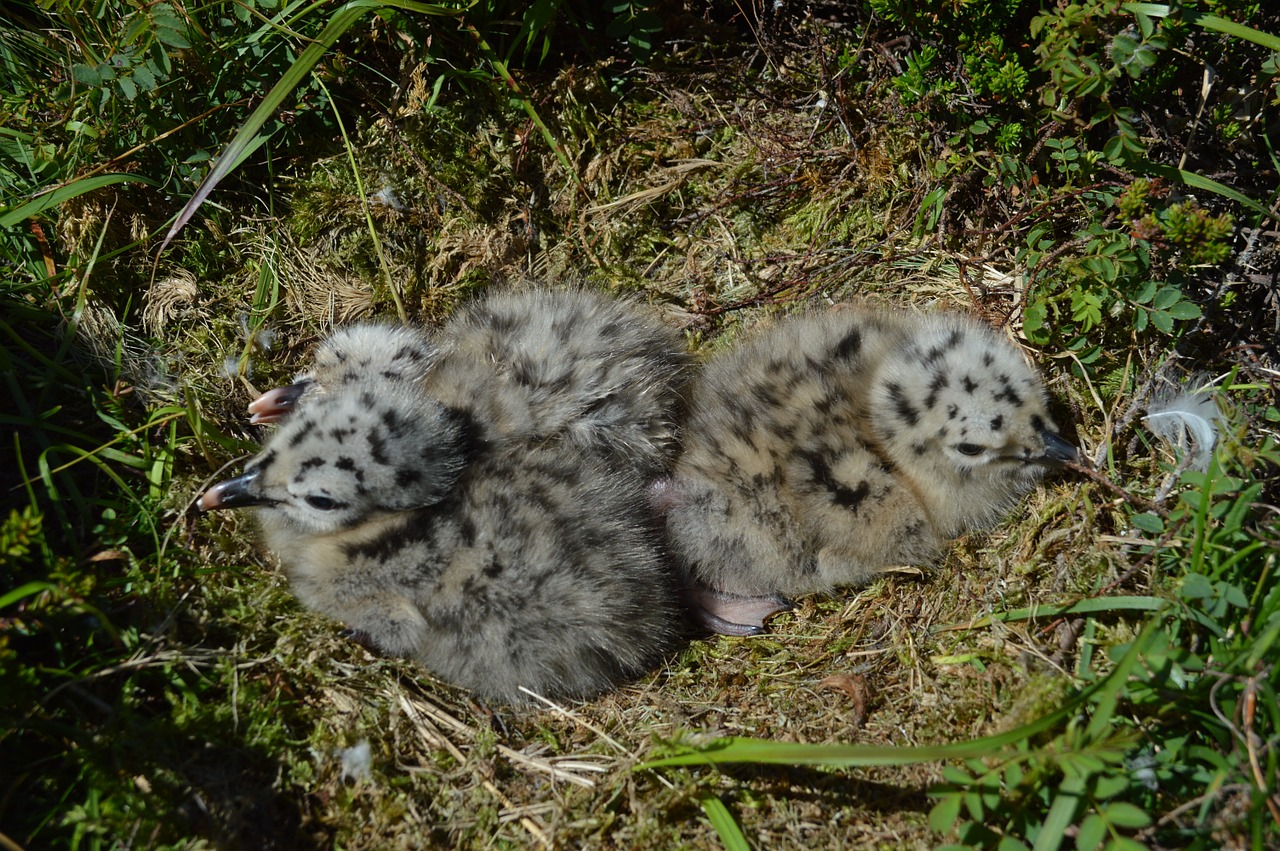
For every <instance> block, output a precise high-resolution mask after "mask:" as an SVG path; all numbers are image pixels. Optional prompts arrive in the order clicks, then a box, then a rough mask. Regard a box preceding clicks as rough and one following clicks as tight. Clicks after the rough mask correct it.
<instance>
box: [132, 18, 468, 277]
mask: <svg viewBox="0 0 1280 851" xmlns="http://www.w3.org/2000/svg"><path fill="white" fill-rule="evenodd" d="M387 8H396V9H404V10H405V11H410V12H419V13H421V14H424V15H447V16H454V15H458V14H460V13H461V12H460V10H458V9H453V8H450V7H448V6H440V5H437V4H434V3H416V2H413V0H351V2H350V3H346V4H344V5H343V6H342V7H341V8H339V9H338V11H336V12H334V13H333V16H332V17H331V18H330V19H329V23H328V24H326V25H325V28H324V29H323V30H322V31H321V32H320V35H319V36H318V37H317V38H316V40H315V41H314V42H312V43H311V44H310V45H308V46H307V49H306V50H304V51H302V54H301V55H299V56H298V59H297V61H295V62H294V63H293V64H292V65H290V66H289V70H288V71H286V72H285V73H284V76H283V77H281V78H280V80H279V82H277V83H276V84H275V85H274V86H272V87H271V91H269V92H267V96H266V97H265V98H263V99H262V103H260V104H258V108H257V109H255V110H254V111H253V112H252V113H251V114H250V115H249V117H248V118H247V119H245V122H244V124H242V125H241V126H240V129H239V130H238V131H236V135H235V136H234V137H233V138H232V140H231V142H230V143H229V144H228V145H227V147H226V148H225V149H224V150H223V152H222V156H220V157H219V158H218V163H217V165H215V166H214V167H213V170H212V171H210V172H209V176H208V177H206V178H205V179H204V182H202V183H201V184H200V187H199V188H198V189H197V190H196V192H195V194H194V195H192V196H191V198H190V200H188V201H187V203H186V204H184V205H183V207H182V210H181V212H179V213H178V217H177V218H176V219H175V220H174V222H173V225H172V226H170V228H169V232H168V233H166V234H165V236H164V241H163V242H161V243H160V250H159V251H158V252H156V254H157V256H159V255H161V254H163V253H164V250H165V249H166V248H168V247H169V243H170V242H171V241H172V240H173V238H174V237H175V236H177V235H178V231H180V230H182V228H183V227H184V226H185V225H186V223H187V222H189V221H191V217H192V216H194V215H195V213H196V210H198V209H200V205H201V204H203V203H204V202H205V199H207V198H208V197H209V195H210V194H212V193H213V190H214V189H215V188H216V187H217V185H218V184H219V183H221V182H222V179H223V178H224V177H226V176H227V175H228V174H230V173H231V172H232V171H234V170H235V169H236V167H237V166H239V165H240V163H242V162H243V161H244V159H245V157H247V156H249V154H250V153H252V152H253V148H254V147H257V146H258V145H261V144H262V142H263V141H265V139H264V138H263V137H261V136H259V133H258V131H259V130H261V129H262V126H263V125H264V124H266V123H267V119H268V118H270V117H271V116H272V115H273V114H274V113H275V111H276V110H277V109H279V108H280V106H281V104H283V103H284V102H285V100H287V99H288V98H289V96H290V95H291V94H292V93H293V91H294V90H295V89H296V88H298V86H299V85H300V84H301V83H302V81H303V79H304V78H305V77H306V76H307V75H308V74H310V73H311V69H312V68H314V67H315V66H316V63H317V62H319V61H320V59H321V58H322V57H323V56H324V55H325V53H327V52H328V51H329V49H330V48H332V47H333V45H334V43H335V42H337V40H338V39H339V38H340V37H341V36H342V34H343V33H345V32H346V31H347V30H349V29H351V27H352V26H353V25H354V24H355V23H356V21H358V20H360V19H361V18H362V17H364V16H365V15H366V14H367V13H369V12H376V11H379V10H382V9H387Z"/></svg>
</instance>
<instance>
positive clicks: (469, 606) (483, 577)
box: [200, 371, 681, 702]
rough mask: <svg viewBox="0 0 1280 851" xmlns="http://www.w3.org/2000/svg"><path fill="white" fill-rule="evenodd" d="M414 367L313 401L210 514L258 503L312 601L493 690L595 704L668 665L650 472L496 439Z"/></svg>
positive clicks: (672, 623) (670, 616) (463, 682)
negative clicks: (643, 474)
mask: <svg viewBox="0 0 1280 851" xmlns="http://www.w3.org/2000/svg"><path fill="white" fill-rule="evenodd" d="M410 376H411V372H410V371H406V373H405V374H404V375H401V376H397V377H394V378H392V379H389V380H384V381H380V382H375V386H373V387H370V386H369V385H368V383H367V382H365V381H363V380H360V381H354V382H352V383H350V384H345V385H344V384H339V385H338V386H332V385H327V386H326V388H325V391H324V392H322V393H316V394H310V393H308V394H306V398H305V401H304V403H303V404H301V405H298V406H297V408H296V409H295V410H294V411H293V412H292V413H291V414H290V415H289V416H287V417H284V418H283V421H282V423H281V425H280V427H279V429H278V430H277V431H276V433H275V434H274V435H272V437H271V438H270V439H269V440H268V441H267V444H266V445H265V446H264V448H263V450H262V452H261V454H259V455H258V456H257V457H256V458H255V459H254V460H253V461H251V462H250V463H249V465H248V467H247V468H246V470H245V472H244V474H243V475H241V476H239V477H238V478H235V479H232V480H230V481H227V482H223V483H222V484H219V485H217V486H215V487H213V488H212V489H210V490H209V491H208V492H206V493H205V494H204V495H203V496H202V497H201V499H200V507H201V508H202V509H203V510H206V511H208V510H214V509H219V508H237V507H242V506H255V507H256V509H255V510H256V511H257V514H258V520H259V522H260V525H261V527H262V531H263V534H264V537H265V541H266V543H267V545H268V546H269V547H270V548H271V549H272V550H274V551H275V552H276V553H278V554H279V555H280V558H281V560H282V562H283V564H284V569H285V572H286V574H287V575H288V577H289V579H290V583H291V586H292V589H293V591H294V593H295V594H296V595H297V596H298V598H299V599H300V600H301V601H302V602H303V603H304V604H305V605H307V606H308V607H310V608H312V609H315V610H317V611H320V612H323V613H325V614H327V615H330V616H332V617H334V618H336V619H338V620H340V621H342V622H344V623H345V624H347V625H348V626H349V627H351V628H352V629H354V630H357V631H358V632H359V633H361V634H363V636H364V637H365V638H367V640H368V641H369V642H371V643H372V644H373V645H375V646H377V647H378V648H380V649H382V650H383V651H385V652H387V653H390V654H394V655H398V656H403V657H407V658H410V659H414V660H417V661H418V662H420V663H422V664H423V665H425V666H426V667H427V668H428V669H430V670H431V671H433V672H435V673H436V674H438V675H439V676H440V677H442V678H443V679H445V680H447V681H449V682H452V683H455V684H457V685H460V686H464V687H466V688H469V689H472V690H473V691H475V692H476V693H477V694H478V695H480V696H482V697H485V698H488V699H493V700H499V701H508V702H520V701H522V700H526V699H527V698H526V697H525V695H524V693H523V692H522V691H521V687H524V688H528V689H530V690H532V691H534V692H536V693H538V694H542V695H545V696H548V697H579V696H587V695H591V694H594V693H597V692H600V691H603V690H605V689H607V688H609V687H611V686H613V685H615V684H616V683H617V682H618V681H619V680H620V679H623V678H627V677H631V676H634V675H637V674H639V673H642V672H643V671H645V670H646V669H647V668H649V667H650V666H651V665H653V664H654V663H655V662H657V661H658V660H659V659H660V658H661V656H662V655H663V653H664V652H665V651H667V650H668V649H669V648H670V647H671V645H672V643H673V640H674V639H675V637H676V631H677V627H678V625H679V623H680V618H681V608H680V605H679V603H678V602H677V597H676V591H675V588H674V578H673V577H672V576H671V575H670V570H669V568H668V567H667V566H666V565H665V564H664V563H663V561H662V559H661V557H660V554H659V549H658V545H657V541H656V532H655V530H654V529H653V526H652V523H651V522H650V521H649V520H648V516H649V508H648V506H647V504H646V502H645V500H646V497H645V488H644V484H643V482H642V481H641V480H640V479H638V478H637V476H636V474H634V473H633V472H631V471H629V470H626V469H623V470H621V471H618V470H613V469H609V467H608V466H607V465H606V464H605V463H604V462H602V461H601V460H598V459H596V458H594V457H592V456H590V455H586V456H584V455H583V454H582V453H581V452H579V451H577V450H576V448H575V447H573V446H571V445H569V444H567V443H565V444H561V443H555V442H552V443H547V444H518V443H509V444H499V445H493V444H491V443H489V442H488V441H487V440H486V439H485V438H484V437H483V429H481V428H480V427H479V425H478V424H477V423H476V422H475V420H474V419H473V415H474V412H473V411H471V410H467V409H459V408H451V407H448V406H446V405H443V404H441V403H440V402H438V401H437V400H435V399H432V398H430V397H428V396H426V395H425V394H423V393H422V392H421V388H420V386H419V385H420V384H421V381H420V380H418V379H414V378H411V377H410ZM322 380H324V379H322ZM482 389H483V388H477V390H482Z"/></svg>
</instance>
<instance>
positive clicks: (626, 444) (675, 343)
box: [250, 289, 689, 475]
mask: <svg viewBox="0 0 1280 851" xmlns="http://www.w3.org/2000/svg"><path fill="white" fill-rule="evenodd" d="M419 363H421V364H426V365H428V366H429V367H430V368H429V369H425V370H422V372H421V373H420V374H418V373H411V374H413V375H414V376H415V378H420V384H419V387H420V390H421V392H422V393H424V394H425V395H427V396H430V397H431V398H434V399H436V400H438V401H440V402H441V403H443V404H444V405H446V406H449V407H455V408H459V409H465V410H468V411H470V412H471V413H472V415H473V418H474V420H475V422H476V424H477V428H478V429H479V430H480V435H481V436H482V437H483V438H485V439H488V440H494V441H513V440H514V441H525V442H529V441H539V442H542V441H548V440H556V441H563V442H565V443H567V444H569V445H572V446H576V447H578V448H580V449H583V450H586V451H590V452H593V453H596V454H598V455H600V456H601V457H604V458H607V459H609V460H611V461H614V462H619V461H620V462H623V463H625V464H626V465H628V466H630V467H633V468H634V469H636V470H637V471H639V472H641V473H642V474H644V475H656V474H658V473H660V472H662V471H663V470H665V469H666V468H667V467H669V466H670V463H671V460H672V457H673V455H674V452H675V446H676V420H677V417H678V411H679V407H680V404H681V399H680V394H681V390H682V388H683V386H684V384H685V381H686V379H687V376H688V367H689V362H688V356H687V355H686V354H685V352H684V347H683V346H682V344H681V342H680V338H679V336H678V334H677V333H676V332H675V331H674V330H672V329H670V328H668V327H666V326H665V325H663V324H662V322H661V321H659V320H658V319H657V318H656V316H654V315H652V314H650V313H648V312H645V311H643V310H641V309H639V308H637V307H636V306H634V305H632V304H630V303H629V302H625V301H621V300H618V299H613V298H609V297H606V296H603V295H600V294H597V293H593V292H590V291H586V290H536V289H534V290H516V291H512V292H508V293H502V294H499V295H493V296H489V297H486V298H483V299H480V300H478V301H476V302H473V303H471V304H469V305H466V306H464V307H463V308H462V309H460V310H459V311H458V312H457V313H456V314H455V315H454V316H453V317H452V318H451V319H450V320H449V321H448V322H447V323H446V324H445V326H444V327H443V328H442V329H441V330H440V332H439V333H438V334H436V335H434V336H432V337H427V336H426V335H425V334H423V333H422V332H420V331H417V330H416V329H412V328H405V327H398V326H386V325H357V326H352V327H350V328H347V329H343V330H340V331H338V332H336V333H335V334H334V335H333V336H332V337H331V338H330V339H328V340H326V341H325V342H323V343H322V344H321V345H320V346H319V347H318V348H317V350H316V362H315V365H314V367H313V368H312V369H311V370H310V371H309V372H307V373H305V374H303V375H301V376H299V378H298V381H297V382H296V383H295V384H294V385H293V386H291V387H284V388H279V389H277V390H272V391H269V392H268V393H265V394H263V395H262V396H261V397H259V398H258V399H256V400H254V402H253V403H252V404H251V405H250V412H251V413H253V414H254V420H253V421H254V422H272V421H275V420H278V419H279V418H280V417H281V416H283V415H284V414H285V413H287V411H288V410H289V409H290V408H291V407H292V406H293V405H294V404H296V403H298V402H299V401H300V400H301V399H304V398H309V397H313V396H316V395H319V394H322V393H324V392H328V390H330V389H332V388H335V387H340V386H346V385H349V384H352V383H364V384H366V385H372V384H378V383H386V382H388V381H391V382H398V381H403V380H404V377H405V372H404V368H405V366H406V365H412V366H416V365H417V364H419Z"/></svg>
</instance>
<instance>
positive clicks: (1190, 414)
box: [1143, 388, 1222, 472]
mask: <svg viewBox="0 0 1280 851" xmlns="http://www.w3.org/2000/svg"><path fill="white" fill-rule="evenodd" d="M1221 416H1222V415H1221V413H1220V412H1219V411H1218V403H1217V402H1216V401H1215V400H1214V397H1213V394H1212V393H1211V392H1210V391H1209V389H1208V388H1199V389H1196V390H1184V391H1182V392H1180V393H1177V394H1174V393H1173V392H1172V391H1168V392H1164V393H1157V394H1156V395H1155V397H1154V398H1153V399H1152V402H1151V405H1150V406H1149V407H1148V408H1147V415H1146V416H1145V417H1144V418H1143V419H1145V420H1146V421H1147V427H1148V428H1150V429H1151V431H1152V433H1153V434H1155V435H1156V436H1157V437H1159V438H1160V439H1162V440H1164V441H1165V442H1166V443H1168V444H1169V445H1170V446H1172V447H1174V448H1175V449H1177V450H1179V451H1181V452H1182V453H1183V454H1184V457H1187V458H1188V463H1187V468H1188V469H1193V470H1199V471H1200V472H1204V471H1206V470H1208V469H1209V460H1210V459H1211V458H1212V457H1213V447H1214V446H1216V445H1217V443H1218V428H1217V422H1218V419H1219V418H1220V417H1221ZM1188 441H1189V442H1190V444H1191V445H1188ZM1193 450H1194V451H1193ZM1188 452H1191V453H1192V454H1191V455H1189V456H1187V455H1186V453H1188Z"/></svg>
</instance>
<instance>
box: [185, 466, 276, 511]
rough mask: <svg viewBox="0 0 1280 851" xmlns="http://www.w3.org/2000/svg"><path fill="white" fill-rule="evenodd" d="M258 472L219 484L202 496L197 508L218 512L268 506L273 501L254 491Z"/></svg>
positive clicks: (197, 502) (251, 472)
mask: <svg viewBox="0 0 1280 851" xmlns="http://www.w3.org/2000/svg"><path fill="white" fill-rule="evenodd" d="M257 478H258V471H257V470H253V471H250V472H248V473H245V474H244V475H242V476H237V477H236V478H234V479H227V480H226V481H225V482H219V483H218V484H216V485H214V486H213V487H211V488H209V489H208V490H207V491H205V492H204V493H202V494H201V495H200V499H199V500H197V501H196V506H197V507H198V508H199V509H200V510H201V511H216V510H218V509H220V508H247V507H249V506H253V505H266V504H267V503H269V502H270V501H271V500H268V499H265V498H263V497H261V496H259V495H257V494H256V493H254V492H253V490H252V485H253V483H254V481H255V480H256V479H257Z"/></svg>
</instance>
